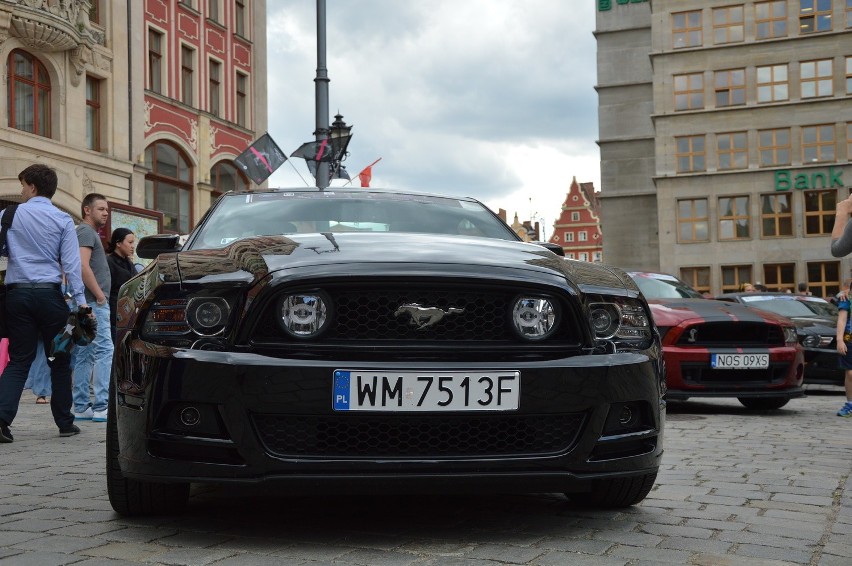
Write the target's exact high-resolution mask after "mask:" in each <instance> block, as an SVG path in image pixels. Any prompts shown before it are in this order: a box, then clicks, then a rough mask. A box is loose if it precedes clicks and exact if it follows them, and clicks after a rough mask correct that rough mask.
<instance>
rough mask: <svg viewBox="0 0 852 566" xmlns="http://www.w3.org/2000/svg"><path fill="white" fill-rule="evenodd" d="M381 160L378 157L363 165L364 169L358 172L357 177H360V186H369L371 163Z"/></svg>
mask: <svg viewBox="0 0 852 566" xmlns="http://www.w3.org/2000/svg"><path fill="white" fill-rule="evenodd" d="M381 160H382V158H381V157H379V158H378V159H376V160H375V161H373V162H372V163H370V164H369V165H367V166H366V167H364V169H363V170H362V171H361V172H360V173H358V178H359V179H361V186H362V187H369V186H370V180H372V178H373V165H375V164H376V163H378V162H379V161H381Z"/></svg>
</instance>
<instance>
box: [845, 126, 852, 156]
mask: <svg viewBox="0 0 852 566" xmlns="http://www.w3.org/2000/svg"><path fill="white" fill-rule="evenodd" d="M846 159H847V160H849V161H852V122H849V123H847V124H846Z"/></svg>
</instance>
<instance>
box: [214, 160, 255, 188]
mask: <svg viewBox="0 0 852 566" xmlns="http://www.w3.org/2000/svg"><path fill="white" fill-rule="evenodd" d="M210 184H211V185H213V189H214V192H216V193H219V194H222V193H227V192H228V191H247V190H248V188H249V181H248V178H247V177H246V176H245V175H244V174H243V172H242V171H240V170H239V169H237V166H236V165H234V164H233V163H232V162H230V161H220V162H219V163H217V164H216V165H214V166H213V168H212V169H211V170H210Z"/></svg>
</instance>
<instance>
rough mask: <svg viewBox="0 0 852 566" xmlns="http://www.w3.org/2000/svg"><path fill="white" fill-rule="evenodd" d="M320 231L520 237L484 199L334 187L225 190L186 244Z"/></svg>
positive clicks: (193, 246)
mask: <svg viewBox="0 0 852 566" xmlns="http://www.w3.org/2000/svg"><path fill="white" fill-rule="evenodd" d="M319 232H324V233H328V232H333V233H340V232H390V233H394V232H397V233H398V232H419V233H424V234H448V235H456V236H479V237H485V238H498V239H501V240H517V239H518V237H517V236H516V235H515V233H514V232H512V230H511V229H510V228H509V227H508V226H507V225H506V223H505V222H503V221H502V220H500V218H498V217H497V216H495V215H494V214H493V213H492V212H491V211H490V210H488V209H487V208H486V207H485V206H484V205H482V204H480V203H478V202H475V201H470V200H462V199H455V198H451V197H436V196H426V195H412V194H396V193H378V192H370V191H363V192H362V191H358V192H335V191H334V190H330V189H328V190H325V191H322V192H320V191H310V192H309V191H305V192H285V191H281V192H257V193H249V194H246V193H241V194H234V195H225V196H224V197H222V199H221V200H220V201H219V202H217V204H216V206H215V208H214V209H213V210H212V211H211V212H210V214H209V215H208V217H207V218H205V219H204V221H203V223H202V225H201V226H200V228H199V230H198V232H197V234H195V235H193V236H192V238H191V239H190V242H189V243H188V248H187V249H199V248H221V247H224V246H227V245H228V244H230V243H231V242H234V241H236V240H239V239H240V238H249V237H253V236H278V235H286V234H308V233H319Z"/></svg>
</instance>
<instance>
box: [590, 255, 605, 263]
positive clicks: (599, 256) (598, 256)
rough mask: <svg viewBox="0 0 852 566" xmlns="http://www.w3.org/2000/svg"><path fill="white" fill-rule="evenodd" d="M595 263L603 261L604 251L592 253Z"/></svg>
mask: <svg viewBox="0 0 852 566" xmlns="http://www.w3.org/2000/svg"><path fill="white" fill-rule="evenodd" d="M592 257H593V258H594V262H595V263H601V262H602V261H603V252H594V254H592Z"/></svg>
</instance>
